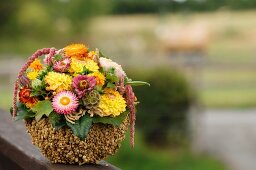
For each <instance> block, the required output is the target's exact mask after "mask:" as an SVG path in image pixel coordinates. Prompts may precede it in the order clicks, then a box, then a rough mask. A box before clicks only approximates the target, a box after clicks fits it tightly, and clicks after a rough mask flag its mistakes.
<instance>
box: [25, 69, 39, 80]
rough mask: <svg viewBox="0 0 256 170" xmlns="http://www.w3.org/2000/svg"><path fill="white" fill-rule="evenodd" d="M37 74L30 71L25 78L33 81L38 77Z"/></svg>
mask: <svg viewBox="0 0 256 170" xmlns="http://www.w3.org/2000/svg"><path fill="white" fill-rule="evenodd" d="M38 74H39V72H38V71H30V72H28V73H27V77H28V78H29V79H30V80H35V79H36V78H37V76H38Z"/></svg>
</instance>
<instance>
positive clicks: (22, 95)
mask: <svg viewBox="0 0 256 170" xmlns="http://www.w3.org/2000/svg"><path fill="white" fill-rule="evenodd" d="M19 100H20V102H21V103H23V104H25V105H26V106H27V107H28V108H31V107H33V106H34V105H35V104H36V103H37V101H38V100H37V98H35V97H32V96H31V89H29V88H27V87H24V88H22V89H21V90H20V92H19Z"/></svg>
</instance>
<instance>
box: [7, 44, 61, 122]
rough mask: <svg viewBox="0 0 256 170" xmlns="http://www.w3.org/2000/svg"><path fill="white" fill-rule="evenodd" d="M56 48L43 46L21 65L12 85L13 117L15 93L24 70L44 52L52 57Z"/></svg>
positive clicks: (15, 111)
mask: <svg viewBox="0 0 256 170" xmlns="http://www.w3.org/2000/svg"><path fill="white" fill-rule="evenodd" d="M55 51H56V49H55V48H43V49H40V50H37V51H36V52H35V53H34V54H33V55H32V56H31V57H29V58H28V61H27V62H26V63H25V64H24V65H23V67H22V68H21V70H20V72H19V74H18V77H17V79H16V81H15V86H14V92H13V112H12V116H13V117H15V116H16V114H17V94H18V89H19V80H20V79H21V77H22V76H23V74H24V72H25V71H26V70H27V68H28V67H29V65H30V64H31V63H32V62H33V61H34V60H35V59H37V58H38V57H40V56H41V55H44V54H49V58H50V59H52V57H53V56H54V54H55Z"/></svg>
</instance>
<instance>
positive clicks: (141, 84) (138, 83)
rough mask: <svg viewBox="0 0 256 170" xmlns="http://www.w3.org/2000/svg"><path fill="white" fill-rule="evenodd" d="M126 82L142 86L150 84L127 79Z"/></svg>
mask: <svg viewBox="0 0 256 170" xmlns="http://www.w3.org/2000/svg"><path fill="white" fill-rule="evenodd" d="M126 84H130V85H132V86H144V85H148V86H150V84H149V83H148V82H145V81H128V82H126Z"/></svg>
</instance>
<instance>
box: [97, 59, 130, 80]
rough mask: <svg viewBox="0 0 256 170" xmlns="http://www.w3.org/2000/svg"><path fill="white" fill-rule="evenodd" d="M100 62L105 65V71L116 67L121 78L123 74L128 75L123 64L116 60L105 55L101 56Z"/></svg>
mask: <svg viewBox="0 0 256 170" xmlns="http://www.w3.org/2000/svg"><path fill="white" fill-rule="evenodd" d="M99 62H100V65H101V67H103V69H104V70H105V71H108V70H109V69H111V68H114V69H115V73H116V76H117V77H119V78H121V77H122V76H126V74H125V72H124V70H123V69H122V66H121V65H119V64H117V63H116V62H114V61H112V60H110V59H107V58H104V57H101V58H100V60H99Z"/></svg>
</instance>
